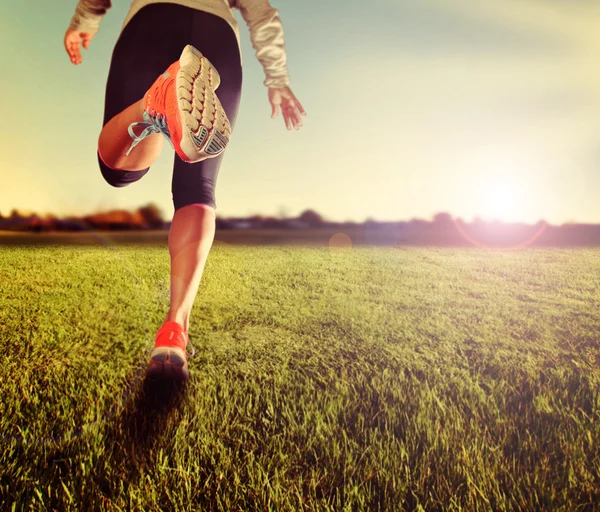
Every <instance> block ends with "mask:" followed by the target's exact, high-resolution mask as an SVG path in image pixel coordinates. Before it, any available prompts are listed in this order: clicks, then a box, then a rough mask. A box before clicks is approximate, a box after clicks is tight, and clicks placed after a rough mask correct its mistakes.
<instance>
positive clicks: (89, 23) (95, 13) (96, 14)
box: [69, 0, 111, 35]
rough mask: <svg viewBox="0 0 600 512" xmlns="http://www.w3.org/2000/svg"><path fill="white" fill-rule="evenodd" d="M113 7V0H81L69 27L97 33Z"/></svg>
mask: <svg viewBox="0 0 600 512" xmlns="http://www.w3.org/2000/svg"><path fill="white" fill-rule="evenodd" d="M110 8H111V0H79V3H78V4H77V7H76V8H75V14H74V15H73V18H71V24H70V25H69V29H71V30H75V31H77V32H85V33H86V34H92V35H94V34H96V32H98V29H99V28H100V22H101V21H102V18H103V17H104V15H105V14H106V11H108V9H110Z"/></svg>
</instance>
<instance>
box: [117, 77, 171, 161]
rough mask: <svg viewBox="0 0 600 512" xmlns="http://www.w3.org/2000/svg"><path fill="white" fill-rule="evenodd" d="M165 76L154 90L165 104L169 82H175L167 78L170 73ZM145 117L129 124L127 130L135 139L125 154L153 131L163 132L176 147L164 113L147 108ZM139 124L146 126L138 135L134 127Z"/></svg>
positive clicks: (127, 154) (156, 95)
mask: <svg viewBox="0 0 600 512" xmlns="http://www.w3.org/2000/svg"><path fill="white" fill-rule="evenodd" d="M163 76H164V77H165V79H164V80H163V81H162V83H161V84H160V85H159V86H158V87H157V88H156V89H155V90H154V91H153V93H152V94H154V95H155V97H156V98H159V99H161V100H162V104H163V106H164V105H165V104H166V102H167V91H168V88H169V84H171V86H173V83H172V82H169V80H167V78H168V75H166V74H165V75H163ZM143 118H144V121H143V122H138V123H131V124H130V125H129V128H127V132H128V133H129V136H130V137H131V138H132V139H133V142H132V143H131V146H129V149H128V150H127V152H126V153H125V156H129V153H131V150H132V149H133V148H134V147H136V146H137V145H138V144H139V143H140V142H142V141H143V140H144V139H145V138H146V137H148V136H149V135H152V134H153V133H162V134H163V135H164V136H165V137H166V138H167V140H168V141H169V144H171V147H172V148H173V149H174V146H173V142H172V141H171V134H170V133H169V127H168V126H167V118H166V117H165V116H164V115H162V114H159V113H158V112H155V113H154V114H153V115H152V114H150V113H149V112H148V111H146V110H144V114H143ZM137 126H145V129H144V131H143V132H142V133H140V134H139V135H136V134H135V132H134V131H133V128H134V127H137Z"/></svg>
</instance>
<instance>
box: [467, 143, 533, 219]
mask: <svg viewBox="0 0 600 512" xmlns="http://www.w3.org/2000/svg"><path fill="white" fill-rule="evenodd" d="M478 156H479V158H477V161H476V162H473V163H474V164H475V165H473V167H472V168H471V169H472V174H471V181H470V183H469V185H468V189H470V190H469V191H468V194H469V200H468V203H469V204H470V206H471V208H472V212H473V216H475V217H479V218H481V219H482V220H487V221H501V222H532V221H534V220H535V217H536V214H538V213H539V212H538V211H537V210H538V209H539V208H538V207H539V204H538V203H539V199H540V186H539V185H540V184H541V183H540V179H541V176H540V173H539V168H538V167H539V166H537V165H535V162H534V161H533V159H532V158H525V155H519V156H520V157H519V158H517V157H516V156H515V155H513V157H512V158H510V157H509V155H503V157H500V156H498V155H497V154H496V155H494V154H487V155H478ZM536 184H537V186H536Z"/></svg>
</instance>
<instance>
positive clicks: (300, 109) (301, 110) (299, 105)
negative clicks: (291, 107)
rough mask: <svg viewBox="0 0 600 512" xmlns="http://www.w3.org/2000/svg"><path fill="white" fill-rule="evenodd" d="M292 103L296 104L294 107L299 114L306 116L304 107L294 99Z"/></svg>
mask: <svg viewBox="0 0 600 512" xmlns="http://www.w3.org/2000/svg"><path fill="white" fill-rule="evenodd" d="M294 101H295V102H296V106H297V107H298V110H299V111H300V113H301V114H302V115H303V116H305V115H306V111H305V110H304V107H303V106H302V105H301V104H300V102H299V101H298V100H297V99H296V98H294Z"/></svg>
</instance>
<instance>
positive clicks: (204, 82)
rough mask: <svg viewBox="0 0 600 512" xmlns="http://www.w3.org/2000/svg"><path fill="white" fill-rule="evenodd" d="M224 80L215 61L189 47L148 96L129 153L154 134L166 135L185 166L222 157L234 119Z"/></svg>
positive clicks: (130, 128)
mask: <svg viewBox="0 0 600 512" xmlns="http://www.w3.org/2000/svg"><path fill="white" fill-rule="evenodd" d="M220 82H221V77H220V76H219V73H218V72H217V70H216V69H215V68H214V66H213V65H212V64H211V63H210V62H209V60H208V59H207V58H206V57H204V56H203V55H202V54H201V53H200V52H199V51H198V50H196V48H194V47H193V46H191V45H187V46H186V47H185V48H184V49H183V52H182V53H181V57H179V60H178V61H176V62H174V63H173V64H171V65H170V66H169V67H168V69H167V70H166V71H165V72H164V73H163V74H162V75H161V76H159V77H158V78H157V79H156V81H155V82H154V84H152V87H150V89H148V91H147V92H146V95H145V96H144V102H145V106H146V108H145V110H144V115H143V116H144V122H139V123H132V124H131V125H130V126H129V135H130V136H131V138H132V139H133V142H132V144H131V146H130V147H129V149H128V150H127V153H126V155H129V153H130V152H131V150H132V149H133V148H134V147H135V146H137V145H138V144H139V143H140V142H141V141H142V140H144V139H145V138H146V137H147V136H148V135H151V134H153V133H162V134H163V135H164V136H165V137H166V138H167V140H168V141H169V142H170V143H171V146H173V149H174V150H175V151H176V152H177V154H178V155H179V157H180V158H181V159H182V160H183V161H185V162H189V163H193V162H199V161H200V160H205V159H207V158H214V157H216V156H218V155H220V154H221V153H222V152H223V151H224V150H225V147H226V146H227V144H228V143H229V139H230V137H231V126H230V124H229V119H227V115H226V114H225V111H224V110H223V107H222V106H221V102H220V101H219V98H218V97H217V95H216V93H215V90H216V89H217V87H219V84H220ZM138 126H143V127H145V129H144V131H142V133H140V134H139V135H136V134H135V132H134V131H133V128H134V127H138Z"/></svg>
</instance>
